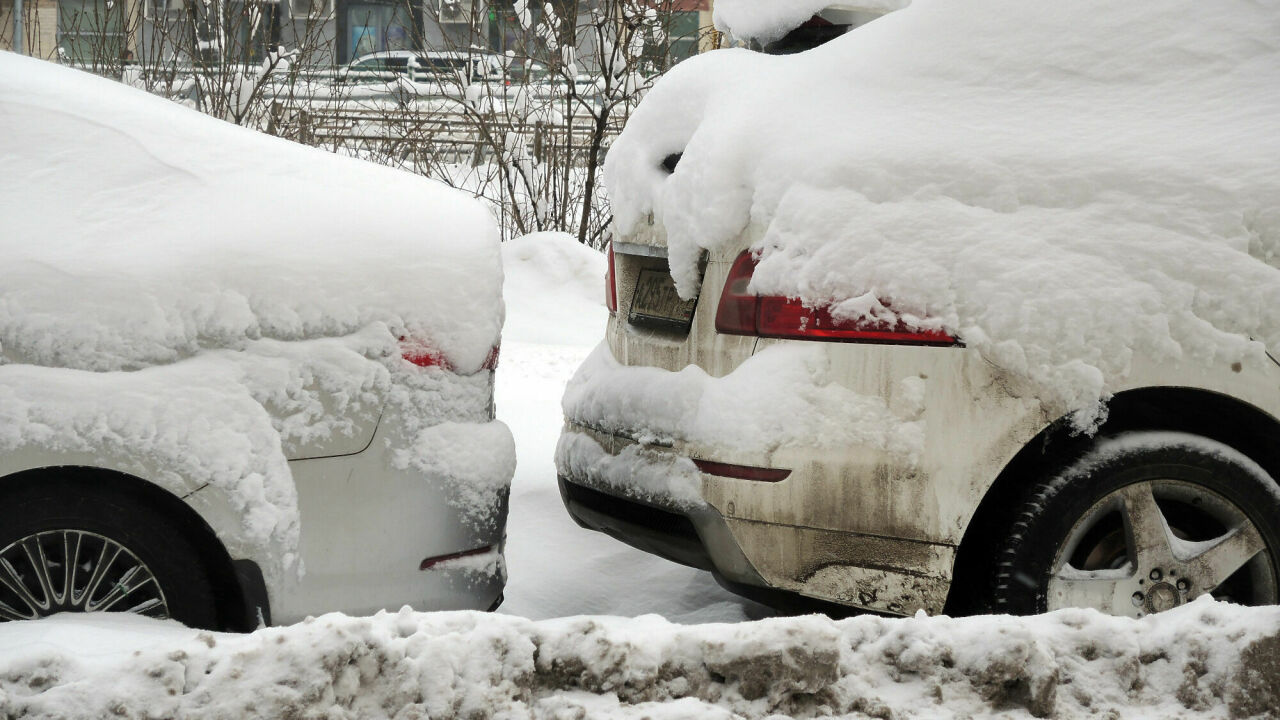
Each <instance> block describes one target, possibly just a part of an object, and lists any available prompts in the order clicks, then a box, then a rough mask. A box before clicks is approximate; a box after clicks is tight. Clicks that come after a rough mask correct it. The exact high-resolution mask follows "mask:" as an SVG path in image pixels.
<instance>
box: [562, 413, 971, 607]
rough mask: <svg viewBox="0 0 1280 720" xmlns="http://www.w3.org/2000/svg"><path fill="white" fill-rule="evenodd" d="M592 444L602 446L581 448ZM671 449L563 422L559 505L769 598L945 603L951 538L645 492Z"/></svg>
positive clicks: (582, 521) (584, 522) (594, 526)
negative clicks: (781, 519)
mask: <svg viewBox="0 0 1280 720" xmlns="http://www.w3.org/2000/svg"><path fill="white" fill-rule="evenodd" d="M597 450H598V452H599V453H604V454H605V455H604V456H599V455H598V453H597V456H594V457H584V455H587V454H589V453H595V452H596V451H597ZM673 458H678V451H677V450H675V449H674V448H663V447H654V446H640V444H639V443H637V442H636V441H635V440H632V439H630V438H627V437H625V436H621V435H613V434H608V433H602V432H599V431H597V430H594V429H591V428H587V427H584V426H582V425H577V424H575V423H572V422H570V423H567V424H566V426H565V429H564V433H563V434H562V436H561V442H560V445H559V447H558V449H557V453H556V462H557V467H558V474H559V483H560V494H561V498H562V499H563V501H564V504H565V508H566V509H567V510H568V512H569V515H570V516H571V517H572V518H573V519H574V521H575V522H577V523H578V524H579V525H581V526H582V527H584V528H587V529H590V530H596V531H599V532H603V533H605V534H607V535H609V536H611V537H614V538H616V539H618V540H621V541H622V542H625V543H627V544H628V545H631V546H633V547H636V548H638V549H640V550H643V551H645V552H648V553H652V554H654V555H658V556H660V557H663V558H666V559H668V560H672V561H674V562H677V563H681V564H683V565H688V566H690V567H695V568H699V569H702V570H708V571H710V572H712V573H714V574H715V576H716V578H717V580H718V581H720V582H721V584H722V585H724V586H726V587H727V588H729V589H730V590H733V591H735V592H738V593H739V594H743V595H747V596H749V597H753V598H754V599H759V600H763V601H765V602H768V603H770V604H775V605H777V604H779V603H778V602H777V599H778V598H777V597H768V595H769V594H770V593H778V592H779V591H781V593H789V594H792V595H794V596H796V597H803V598H810V599H813V600H818V601H823V602H831V603H837V604H839V605H843V606H849V607H855V608H860V609H865V610H872V611H876V612H884V613H892V614H910V613H912V612H915V611H916V610H920V609H924V610H926V611H928V612H931V613H938V612H941V611H942V609H943V606H944V605H945V602H946V595H947V591H948V589H949V586H950V570H951V564H952V561H953V560H954V549H953V548H952V547H950V546H948V545H944V544H936V543H927V542H919V541H915V540H907V539H898V538H887V537H878V536H872V535H867V534H862V533H857V532H849V531H845V530H830V529H822V528H815V527H806V526H804V525H797V524H791V523H777V522H763V521H760V520H758V519H745V518H741V517H735V516H734V515H733V513H732V511H730V512H728V513H724V512H722V511H721V510H718V509H717V508H716V507H715V506H713V505H712V504H711V503H709V502H707V501H706V500H702V499H698V500H692V501H691V500H690V499H689V498H688V497H687V496H678V497H676V498H664V497H662V496H660V495H656V494H654V493H653V492H652V487H653V485H654V484H653V483H652V481H648V480H646V476H647V475H650V474H654V473H660V472H677V473H678V472H681V470H680V469H679V467H680V466H679V465H678V463H676V462H673ZM611 463H615V464H619V463H625V469H626V472H627V473H628V474H629V475H630V476H631V477H636V478H640V481H639V482H638V483H637V485H638V486H639V487H641V488H642V490H640V491H633V489H632V488H630V487H629V486H628V485H626V484H625V483H624V482H620V481H619V478H618V476H619V472H618V470H617V468H616V467H610V464H611ZM672 468H676V469H675V470H672ZM700 482H701V485H702V486H703V487H706V486H707V484H708V483H717V484H718V483H723V482H725V478H718V477H713V476H707V475H702V477H701V478H700ZM732 482H735V483H744V484H745V483H750V482H751V481H732ZM739 496H740V494H739ZM755 590H760V591H762V592H754V591H755Z"/></svg>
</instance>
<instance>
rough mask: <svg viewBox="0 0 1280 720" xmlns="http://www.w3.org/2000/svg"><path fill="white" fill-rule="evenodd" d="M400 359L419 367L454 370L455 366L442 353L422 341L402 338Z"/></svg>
mask: <svg viewBox="0 0 1280 720" xmlns="http://www.w3.org/2000/svg"><path fill="white" fill-rule="evenodd" d="M400 357H402V358H404V359H405V360H408V361H409V362H411V363H413V364H414V365H417V366H418V367H438V368H443V369H445V370H453V365H452V364H450V362H449V360H448V359H447V358H445V356H444V355H442V354H441V353H440V351H439V350H436V349H435V348H432V347H431V346H430V345H428V344H427V343H425V342H423V341H422V340H416V339H414V338H408V337H401V338H400Z"/></svg>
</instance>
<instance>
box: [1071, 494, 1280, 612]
mask: <svg viewBox="0 0 1280 720" xmlns="http://www.w3.org/2000/svg"><path fill="white" fill-rule="evenodd" d="M1273 560H1274V559H1273V558H1272V557H1271V555H1270V553H1269V552H1268V549H1267V546H1266V542H1265V541H1264V539H1263V536H1262V533H1261V532H1260V531H1259V529H1258V527H1257V526H1256V525H1255V524H1254V523H1253V522H1252V521H1251V520H1250V519H1249V517H1248V516H1247V515H1246V514H1245V513H1244V512H1243V511H1242V510H1241V509H1240V508H1239V507H1237V506H1236V505H1235V504H1234V503H1232V502H1231V501H1229V500H1227V499H1226V498H1224V497H1223V496H1221V495H1219V494H1218V493H1216V492H1214V491H1213V490H1210V489H1208V488H1206V487H1203V486H1201V485H1197V484H1194V483H1189V482H1185V481H1182V480H1172V479H1167V480H1144V481H1141V482H1137V483H1133V484H1131V485H1127V486H1124V487H1122V488H1119V489H1118V490H1115V491H1114V492H1112V493H1110V494H1108V495H1106V496H1105V497H1103V498H1102V499H1101V500H1099V501H1098V502H1097V503H1095V504H1094V505H1093V507H1091V508H1090V509H1089V510H1088V511H1087V512H1085V513H1084V515H1083V516H1082V517H1081V518H1080V520H1079V521H1077V522H1076V524H1075V525H1074V526H1073V527H1072V529H1071V531H1070V532H1069V533H1068V534H1067V539H1066V542H1065V543H1063V545H1062V547H1061V548H1060V549H1059V551H1058V554H1057V558H1056V559H1055V560H1054V563H1053V566H1052V570H1051V573H1050V578H1049V583H1048V592H1047V597H1046V604H1047V606H1048V609H1049V610H1055V609H1058V608H1062V607H1093V608H1097V609H1098V610H1102V611H1103V612H1107V613H1111V614H1115V615H1127V616H1130V617H1142V616H1144V615H1148V614H1151V613H1156V612H1161V611H1164V610H1168V609H1171V608H1174V607H1177V606H1179V605H1181V604H1183V603H1185V602H1187V601H1189V600H1191V599H1194V598H1195V597H1197V596H1199V595H1202V594H1205V593H1209V594H1211V595H1213V596H1214V597H1216V598H1219V599H1224V600H1230V601H1233V602H1237V603H1242V604H1246V605H1261V604H1274V603H1276V602H1277V601H1278V600H1280V597H1278V595H1280V590H1278V588H1277V582H1276V580H1277V578H1276V570H1275V563H1274V562H1273Z"/></svg>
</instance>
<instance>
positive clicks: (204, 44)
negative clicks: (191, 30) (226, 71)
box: [192, 0, 280, 64]
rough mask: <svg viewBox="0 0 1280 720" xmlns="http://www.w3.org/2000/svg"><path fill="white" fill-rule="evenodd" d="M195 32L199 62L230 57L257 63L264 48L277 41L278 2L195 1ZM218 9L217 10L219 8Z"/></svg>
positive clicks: (263, 56) (278, 26)
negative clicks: (204, 2) (206, 4)
mask: <svg viewBox="0 0 1280 720" xmlns="http://www.w3.org/2000/svg"><path fill="white" fill-rule="evenodd" d="M192 7H193V8H194V9H195V11H196V17H195V34H196V47H197V48H198V50H199V52H198V55H199V58H200V60H202V61H203V62H220V61H228V60H229V61H232V62H243V63H252V64H257V63H260V62H262V60H263V58H265V57H266V51H267V48H268V47H270V46H271V45H274V44H276V43H278V42H279V38H280V23H279V14H278V12H277V10H278V5H277V4H276V3H274V2H263V1H262V0H248V1H247V2H246V1H244V0H233V1H230V2H228V1H227V0H223V2H221V3H210V4H209V5H208V6H205V5H203V4H202V3H199V2H196V3H193V4H192ZM219 10H220V11H221V12H219Z"/></svg>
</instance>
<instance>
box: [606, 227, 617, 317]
mask: <svg viewBox="0 0 1280 720" xmlns="http://www.w3.org/2000/svg"><path fill="white" fill-rule="evenodd" d="M604 252H605V254H606V255H608V256H609V270H608V271H607V272H605V274H604V304H605V307H607V308H609V314H610V315H613V314H615V313H617V312H618V284H617V282H615V278H616V273H614V271H613V241H612V240H610V241H609V247H607V248H605V251H604Z"/></svg>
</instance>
